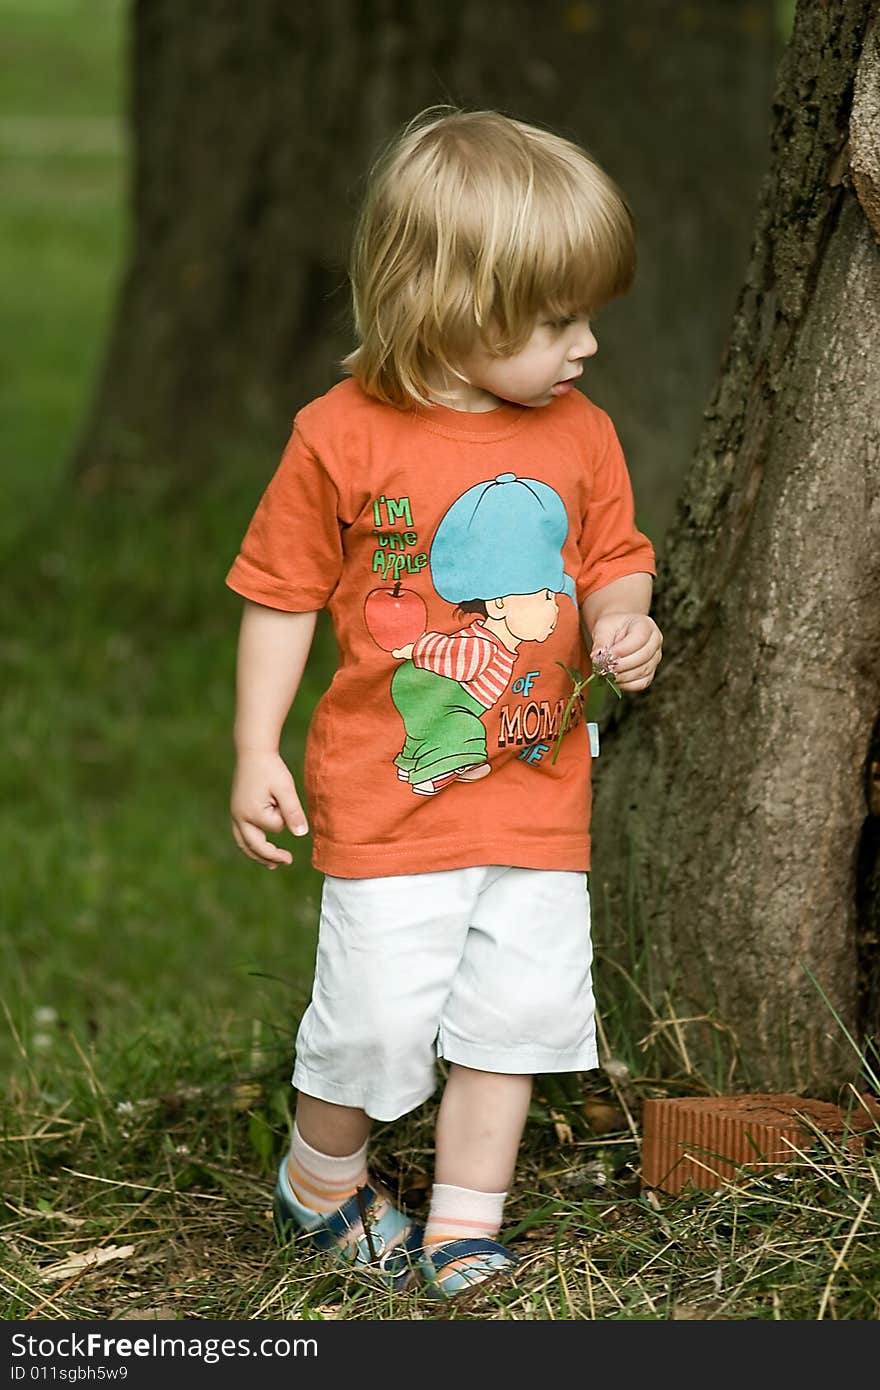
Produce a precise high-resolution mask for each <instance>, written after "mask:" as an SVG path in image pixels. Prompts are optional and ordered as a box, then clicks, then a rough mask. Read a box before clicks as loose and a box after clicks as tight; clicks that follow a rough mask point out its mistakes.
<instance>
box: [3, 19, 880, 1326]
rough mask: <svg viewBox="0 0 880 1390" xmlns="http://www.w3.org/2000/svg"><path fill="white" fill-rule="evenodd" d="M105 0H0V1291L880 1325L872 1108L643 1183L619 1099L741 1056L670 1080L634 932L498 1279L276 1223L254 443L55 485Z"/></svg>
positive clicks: (278, 942) (105, 102)
mask: <svg viewBox="0 0 880 1390" xmlns="http://www.w3.org/2000/svg"><path fill="white" fill-rule="evenodd" d="M125 9H126V6H125V5H124V4H123V3H122V0H80V3H75V0H53V2H52V3H49V0H15V2H14V0H0V23H2V26H3V29H4V34H5V38H6V46H7V50H11V52H12V55H13V57H14V64H13V66H12V70H11V80H7V81H6V83H5V85H4V88H3V90H2V94H0V178H2V193H3V205H4V219H3V224H2V229H0V293H2V294H3V298H4V306H5V309H6V314H7V331H6V333H5V334H4V335H3V341H2V344H0V379H2V381H3V399H2V402H0V404H2V416H0V418H2V422H3V423H2V428H3V430H4V438H3V444H2V466H3V480H4V501H5V503H6V505H5V507H4V508H3V510H2V512H0V553H2V555H3V559H4V562H5V563H4V566H3V569H4V584H3V587H2V591H0V662H2V670H3V677H4V678H3V685H2V699H0V739H2V747H3V750H4V752H3V758H2V760H0V843H2V844H3V871H2V874H0V924H2V935H0V982H2V983H0V1005H2V1021H0V1064H2V1067H3V1073H4V1079H5V1085H4V1088H3V1099H2V1102H0V1141H2V1142H0V1183H2V1191H3V1193H4V1198H5V1204H6V1206H5V1212H4V1217H5V1220H4V1222H3V1223H2V1224H3V1226H4V1230H3V1236H2V1245H0V1316H2V1317H4V1318H17V1317H22V1316H32V1317H33V1316H36V1317H40V1318H89V1319H91V1318H105V1317H120V1316H125V1315H128V1316H131V1315H133V1314H137V1313H140V1314H141V1315H144V1316H156V1315H158V1316H171V1317H177V1318H184V1317H195V1318H212V1319H227V1318H228V1319H232V1318H254V1319H259V1318H290V1317H311V1318H326V1319H334V1318H341V1317H345V1318H389V1317H392V1318H397V1317H404V1318H425V1317H438V1316H440V1317H452V1318H456V1317H460V1316H467V1317H469V1318H484V1319H492V1320H506V1319H510V1320H518V1319H526V1318H542V1319H543V1318H560V1319H573V1318H612V1319H619V1320H626V1319H632V1318H637V1319H669V1318H685V1317H688V1318H689V1317H710V1318H721V1317H724V1318H727V1317H729V1318H735V1319H747V1318H759V1319H773V1318H782V1319H790V1318H814V1317H818V1316H823V1317H835V1318H876V1317H877V1316H878V1312H880V1307H878V1300H880V1275H878V1271H877V1261H876V1256H875V1250H876V1240H877V1234H878V1230H877V1228H878V1222H880V1208H878V1195H880V1174H878V1145H877V1138H878V1135H877V1133H876V1130H875V1132H874V1133H872V1134H871V1135H869V1137H868V1141H867V1152H866V1153H865V1154H864V1155H862V1156H858V1155H854V1154H850V1153H848V1152H847V1151H846V1150H841V1149H836V1148H834V1147H833V1146H831V1145H829V1144H828V1143H822V1142H818V1143H817V1144H816V1145H815V1146H814V1148H813V1149H812V1150H810V1151H805V1153H804V1154H803V1155H802V1156H800V1157H799V1158H798V1159H797V1161H796V1162H794V1163H792V1164H791V1165H789V1166H788V1168H787V1169H786V1170H785V1172H784V1173H782V1174H781V1175H780V1176H776V1175H772V1174H768V1175H766V1176H764V1177H751V1178H748V1179H746V1178H745V1177H744V1178H743V1179H742V1181H741V1182H737V1183H735V1184H733V1185H730V1186H728V1187H726V1188H725V1189H723V1190H722V1191H720V1192H715V1193H713V1192H702V1193H690V1194H687V1195H681V1196H678V1197H674V1198H664V1197H658V1198H653V1197H651V1196H650V1195H649V1194H646V1193H642V1192H641V1191H640V1189H639V1147H640V1107H641V1105H642V1103H643V1101H644V1099H646V1098H648V1097H650V1096H652V1095H657V1094H665V1093H670V1094H691V1093H694V1092H696V1093H698V1094H699V1093H711V1092H712V1091H713V1089H715V1088H716V1087H717V1086H718V1085H719V1084H720V1083H723V1079H724V1074H725V1071H726V1068H727V1067H728V1065H729V1064H730V1062H731V1061H732V1060H735V1055H734V1054H733V1053H732V1052H731V1041H730V1039H729V1037H728V1036H727V1034H726V1033H725V1032H724V1030H723V1027H722V1025H721V1024H720V1023H718V1024H715V1023H713V1024H710V1025H709V1026H713V1027H716V1028H717V1030H718V1034H719V1038H720V1040H721V1056H720V1061H719V1076H718V1077H713V1078H710V1079H706V1078H701V1077H698V1076H695V1075H694V1073H693V1071H692V1069H691V1068H690V1065H689V1060H688V1057H687V1054H686V1050H685V1049H684V1048H683V1047H682V1043H681V1039H680V1036H679V1033H678V1032H677V1030H676V1025H675V1009H674V1007H673V1006H672V1003H671V1001H667V1002H668V1016H664V1017H658V1016H656V1015H653V1018H652V1024H651V1027H650V1029H649V1031H648V1032H647V1033H646V1034H645V1035H644V1036H642V1034H641V1033H640V1032H639V1031H637V1030H636V1028H635V1027H634V1020H635V1019H637V1018H644V1017H645V1015H646V1009H647V1010H648V1016H649V1017H650V1009H649V1006H648V1004H647V1002H646V1001H645V1000H641V999H640V998H639V991H640V990H642V989H644V988H645V986H646V984H647V981H646V979H645V978H644V967H643V963H642V962H640V961H639V959H638V957H637V953H635V952H633V955H632V960H631V973H629V974H628V975H627V976H623V975H620V976H619V977H618V976H613V975H612V974H611V971H610V969H609V968H608V967H606V965H605V964H604V963H603V961H602V959H601V958H600V959H599V961H598V973H599V976H600V982H601V990H600V993H601V995H602V998H603V1001H604V1003H603V1018H602V1030H603V1031H602V1047H603V1057H604V1058H606V1059H607V1058H608V1057H609V1056H616V1058H617V1059H618V1066H617V1068H612V1067H610V1066H609V1069H608V1071H603V1072H599V1073H596V1074H591V1075H590V1076H588V1077H579V1076H574V1077H567V1078H564V1079H556V1080H555V1081H554V1080H552V1079H550V1078H541V1079H540V1081H539V1085H538V1090H537V1093H536V1099H535V1103H534V1105H533V1107H532V1111H531V1114H530V1120H529V1124H528V1126H527V1131H526V1137H525V1141H524V1146H523V1154H522V1161H521V1164H520V1167H519V1169H518V1173H517V1178H516V1182H515V1185H514V1189H513V1191H512V1193H511V1198H510V1202H509V1204H508V1208H507V1213H506V1219H507V1228H506V1233H505V1234H506V1237H507V1238H508V1239H510V1240H511V1241H513V1242H514V1243H515V1244H516V1247H517V1249H518V1250H519V1252H520V1254H521V1255H522V1256H523V1266H522V1269H521V1272H520V1274H519V1276H518V1278H517V1281H516V1284H515V1285H509V1286H505V1287H498V1288H497V1289H496V1290H495V1291H492V1292H490V1291H488V1290H487V1291H485V1293H484V1294H483V1295H482V1297H481V1299H480V1300H479V1301H478V1302H477V1303H476V1304H474V1305H473V1306H472V1307H470V1308H469V1309H468V1310H467V1312H466V1313H462V1312H459V1311H458V1310H456V1308H455V1307H454V1306H453V1307H452V1308H450V1309H446V1308H442V1309H439V1310H438V1309H436V1308H434V1307H433V1306H432V1305H429V1304H428V1303H427V1301H426V1300H425V1298H424V1297H423V1296H421V1295H419V1294H418V1293H414V1294H408V1295H406V1296H404V1297H403V1298H401V1299H400V1300H399V1301H397V1302H395V1303H393V1304H392V1303H391V1302H389V1300H388V1298H387V1296H386V1295H381V1294H377V1293H376V1292H374V1291H373V1290H372V1289H370V1288H369V1287H367V1286H365V1285H364V1284H361V1283H359V1282H358V1281H356V1280H355V1279H354V1278H352V1277H349V1276H347V1275H346V1274H344V1273H341V1272H339V1271H336V1270H333V1269H332V1268H328V1267H327V1266H326V1265H322V1264H321V1263H320V1262H318V1261H317V1260H316V1259H315V1258H314V1256H313V1255H312V1254H310V1253H309V1252H308V1251H306V1250H304V1249H302V1248H300V1247H293V1248H290V1249H286V1250H278V1249H276V1247H275V1244H274V1241H273V1237H272V1232H271V1228H270V1222H269V1204H270V1194H271V1183H272V1170H273V1167H274V1165H275V1163H276V1162H277V1160H278V1158H279V1156H280V1154H281V1153H282V1152H283V1149H284V1146H285V1143H286V1140H287V1129H288V1123H289V1116H288V1107H289V1103H290V1097H291V1092H290V1086H289V1072H290V1065H291V1054H292V1044H293V1038H294V1035H295V1030H296V1025H297V1021H298V1017H299V1014H300V1012H301V1010H302V1008H303V1006H304V1004H305V1001H306V998H307V995H308V989H309V981H310V970H311V961H312V953H313V950H314V942H315V926H316V919H317V906H318V896H319V891H320V879H319V876H318V875H317V874H316V873H315V872H314V871H313V870H312V869H311V867H310V865H309V864H308V862H307V846H303V845H299V846H298V858H297V863H296V865H295V866H294V868H293V869H291V870H283V871H282V872H281V873H277V874H267V873H265V872H264V871H262V870H260V869H258V868H257V867H256V866H255V865H254V864H252V863H251V862H250V861H248V860H246V859H245V858H244V857H243V856H241V855H240V854H239V853H238V851H237V850H236V849H235V847H234V845H233V842H232V839H231V836H230V834H229V831H228V824H227V811H226V807H227V798H228V783H229V776H230V772H231V747H230V729H231V722H232V703H233V665H234V647H235V639H236V625H237V614H238V602H237V600H236V599H235V598H234V596H232V595H231V594H229V593H227V591H226V590H225V589H224V585H223V575H224V572H225V569H226V567H227V564H228V563H229V561H230V559H231V557H232V552H233V551H234V548H235V546H236V544H237V540H238V537H239V536H240V535H241V532H242V530H243V528H244V525H245V523H246V521H247V518H248V516H249V514H250V511H251V510H252V508H253V505H254V501H255V495H254V486H255V485H254V464H253V459H252V458H251V459H248V460H245V459H241V458H239V459H235V458H231V459H228V460H226V461H224V467H223V468H218V477H217V479H216V481H215V482H214V483H213V484H211V485H210V486H209V487H208V488H207V489H206V490H205V492H204V493H203V494H202V496H201V497H200V499H199V505H198V506H197V507H195V506H193V505H191V503H186V504H183V503H181V501H180V499H179V498H177V499H176V500H175V499H172V497H171V496H170V495H163V494H162V493H161V490H156V489H154V490H153V491H152V492H151V491H150V490H149V488H148V486H147V485H146V484H144V485H143V488H142V490H141V491H134V490H133V491H131V492H129V493H127V494H125V495H114V496H102V497H100V498H89V497H86V496H82V495H75V494H74V493H73V491H72V490H71V489H70V488H68V487H67V486H66V481H65V464H66V459H67V457H68V454H69V450H70V446H71V443H72V440H73V438H74V437H75V434H76V430H77V427H78V423H79V421H80V419H81V416H82V412H83V410H84V409H85V406H86V403H87V400H88V394H89V390H90V387H91V382H92V379H93V373H94V371H95V368H96V366H97V364H98V363H99V361H100V355H101V349H102V343H103V339H104V334H105V332H106V328H107V324H108V319H109V313H110V309H111V306H112V301H113V295H114V292H115V287H116V283H117V280H118V276H119V274H120V270H121V266H122V258H123V255H124V246H125V238H126V234H127V230H126V214H125V206H124V181H125V157H126V150H125V140H124V136H123V131H122V124H121V114H120V113H121V93H122V80H121V78H122V38H123V19H124V14H125ZM255 447H256V446H255ZM273 465H274V459H272V458H270V457H268V455H267V457H266V460H265V469H264V472H265V474H266V475H268V473H269V471H270V470H271V468H272V466H273ZM332 659H333V643H332V636H331V634H330V631H329V627H328V624H327V623H326V621H323V620H322V623H321V625H320V627H319V632H318V637H317V639H316V647H315V652H314V658H313V660H312V662H311V663H310V666H309V670H308V672H307V676H306V680H305V683H304V686H303V690H302V693H301V697H300V698H299V699H298V701H297V705H296V708H295V711H294V714H293V716H292V717H291V720H290V721H289V723H288V728H287V732H286V739H285V752H286V754H287V756H288V758H289V761H290V763H291V766H292V767H293V770H294V773H295V774H296V775H298V774H299V773H300V772H301V764H302V749H303V738H304V734H305V729H306V725H307V723H308V719H309V716H310V713H311V709H312V707H313V705H314V702H315V700H316V699H317V697H318V695H319V693H320V691H321V689H322V688H323V686H324V684H325V682H326V680H327V678H328V675H329V672H330V668H331V664H332ZM591 712H592V711H591ZM637 907H638V895H637V892H636V885H633V912H634V913H635V912H636V911H637ZM817 1006H820V1007H821V1005H818V1001H817ZM621 1063H622V1064H623V1065H622V1066H621V1065H620V1064H621ZM661 1073H662V1074H663V1075H665V1076H667V1077H669V1076H672V1078H673V1079H672V1080H671V1081H667V1082H665V1083H663V1084H661V1083H659V1082H658V1081H657V1077H658V1076H659V1075H660V1074H661ZM597 1098H598V1099H599V1100H600V1101H602V1102H603V1104H604V1111H603V1112H602V1113H604V1114H605V1117H606V1118H605V1121H604V1124H605V1125H606V1126H608V1128H607V1132H605V1133H599V1132H598V1128H597V1126H598V1121H597V1119H596V1115H597V1112H596V1110H595V1105H593V1107H592V1108H591V1102H595V1100H596V1099H597ZM585 1105H586V1107H587V1112H589V1115H590V1116H592V1119H591V1118H588V1114H587V1112H585V1109H584V1106H585ZM434 1107H435V1102H431V1103H429V1104H428V1105H427V1106H425V1107H423V1109H422V1110H420V1111H419V1112H417V1113H415V1114H413V1115H411V1116H408V1117H406V1118H405V1119H404V1120H401V1121H399V1122H398V1123H396V1124H394V1125H387V1126H382V1127H380V1128H379V1129H378V1130H377V1134H376V1153H375V1166H376V1169H377V1171H378V1173H379V1175H380V1176H382V1177H383V1178H384V1179H385V1181H386V1182H387V1183H388V1184H389V1185H390V1186H391V1188H392V1189H393V1190H394V1191H395V1193H396V1194H397V1195H398V1197H399V1199H400V1200H401V1201H402V1202H404V1203H405V1204H406V1205H407V1206H408V1207H409V1209H410V1210H412V1211H413V1212H414V1213H415V1214H423V1213H424V1209H425V1203H426V1196H427V1192H428V1188H429V1184H430V1173H431V1156H432V1125H433V1119H434ZM609 1117H610V1118H609ZM113 1246H115V1247H116V1258H114V1259H112V1260H110V1261H108V1262H107V1263H106V1264H103V1265H101V1266H96V1265H90V1264H89V1263H88V1261H87V1260H86V1259H85V1257H86V1255H87V1252H89V1251H93V1250H95V1249H96V1248H100V1249H102V1250H104V1251H107V1250H109V1249H110V1247H113ZM127 1247H131V1249H127ZM120 1251H124V1252H125V1253H120ZM77 1256H79V1257H80V1261H79V1264H76V1263H74V1264H72V1265H71V1266H69V1268H68V1269H67V1270H66V1271H63V1270H59V1265H60V1263H61V1262H62V1261H63V1260H65V1259H70V1258H74V1259H75V1257H77Z"/></svg>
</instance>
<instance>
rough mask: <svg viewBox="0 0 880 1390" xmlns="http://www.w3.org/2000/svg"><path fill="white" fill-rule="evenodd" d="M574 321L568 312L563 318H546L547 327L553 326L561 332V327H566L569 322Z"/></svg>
mask: <svg viewBox="0 0 880 1390" xmlns="http://www.w3.org/2000/svg"><path fill="white" fill-rule="evenodd" d="M574 321H575V320H574V315H573V314H569V315H568V316H567V317H566V318H563V319H548V320H547V327H548V328H555V329H556V330H557V331H559V332H561V331H562V329H563V328H568V327H569V326H570V325H571V324H573V323H574Z"/></svg>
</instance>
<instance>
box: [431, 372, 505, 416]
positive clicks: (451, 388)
mask: <svg viewBox="0 0 880 1390" xmlns="http://www.w3.org/2000/svg"><path fill="white" fill-rule="evenodd" d="M428 395H429V396H430V398H431V400H432V401H433V402H434V403H435V405H443V406H446V408H447V409H448V410H461V411H463V412H466V413H467V414H469V415H482V414H484V413H485V411H487V410H497V409H498V407H499V406H501V405H506V404H507V402H506V401H503V400H502V399H501V397H500V396H493V395H492V394H491V392H489V391H483V390H482V389H481V388H480V387H479V386H472V385H471V383H470V382H469V381H457V380H456V381H455V382H453V383H451V384H450V383H446V382H443V381H442V380H440V379H437V380H431V381H429V382H428Z"/></svg>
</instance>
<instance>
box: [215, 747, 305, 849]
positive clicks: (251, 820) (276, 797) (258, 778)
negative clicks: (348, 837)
mask: <svg viewBox="0 0 880 1390" xmlns="http://www.w3.org/2000/svg"><path fill="white" fill-rule="evenodd" d="M230 809H231V811H232V834H233V838H234V839H235V843H236V844H237V845H238V848H239V849H240V850H242V851H243V853H244V854H246V855H247V857H248V859H255V860H256V862H257V863H258V864H265V866H266V868H267V869H277V867H278V865H279V864H292V863H293V855H292V854H291V853H290V850H287V849H279V847H278V846H277V845H273V844H272V843H271V841H269V840H267V839H266V831H267V830H269V831H271V832H272V833H273V834H275V835H277V834H278V833H279V832H280V831H282V830H283V829H284V827H285V826H287V829H288V830H289V831H290V832H291V834H293V835H307V834H308V831H309V827H308V824H307V822H306V817H305V812H304V811H303V808H302V806H301V805H300V800H299V797H298V795H297V791H296V785H295V783H294V780H293V778H292V777H291V775H290V772H289V771H288V768H287V766H286V764H285V763H284V761H283V760H282V758H281V757H280V755H279V754H278V753H242V754H240V755H239V758H238V762H237V764H236V768H235V776H234V778H233V781H232V799H231V805H230Z"/></svg>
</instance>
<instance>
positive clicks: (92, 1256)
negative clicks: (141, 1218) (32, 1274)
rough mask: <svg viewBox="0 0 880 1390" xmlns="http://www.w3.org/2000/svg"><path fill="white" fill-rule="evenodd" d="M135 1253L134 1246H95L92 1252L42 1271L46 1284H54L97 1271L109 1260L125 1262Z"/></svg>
mask: <svg viewBox="0 0 880 1390" xmlns="http://www.w3.org/2000/svg"><path fill="white" fill-rule="evenodd" d="M133 1253H134V1246H133V1245H95V1246H93V1247H92V1249H91V1250H83V1251H82V1252H81V1253H80V1254H79V1255H70V1256H68V1258H67V1259H66V1260H59V1261H58V1262H57V1263H56V1264H54V1265H47V1266H46V1268H45V1269H43V1270H41V1271H40V1278H41V1279H42V1281H43V1283H44V1284H54V1283H55V1282H56V1280H58V1279H69V1278H70V1276H71V1275H73V1274H79V1273H81V1271H83V1270H86V1269H97V1268H98V1267H99V1266H100V1265H104V1264H107V1262H108V1260H124V1259H127V1257H128V1256H129V1255H131V1254H133Z"/></svg>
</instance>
